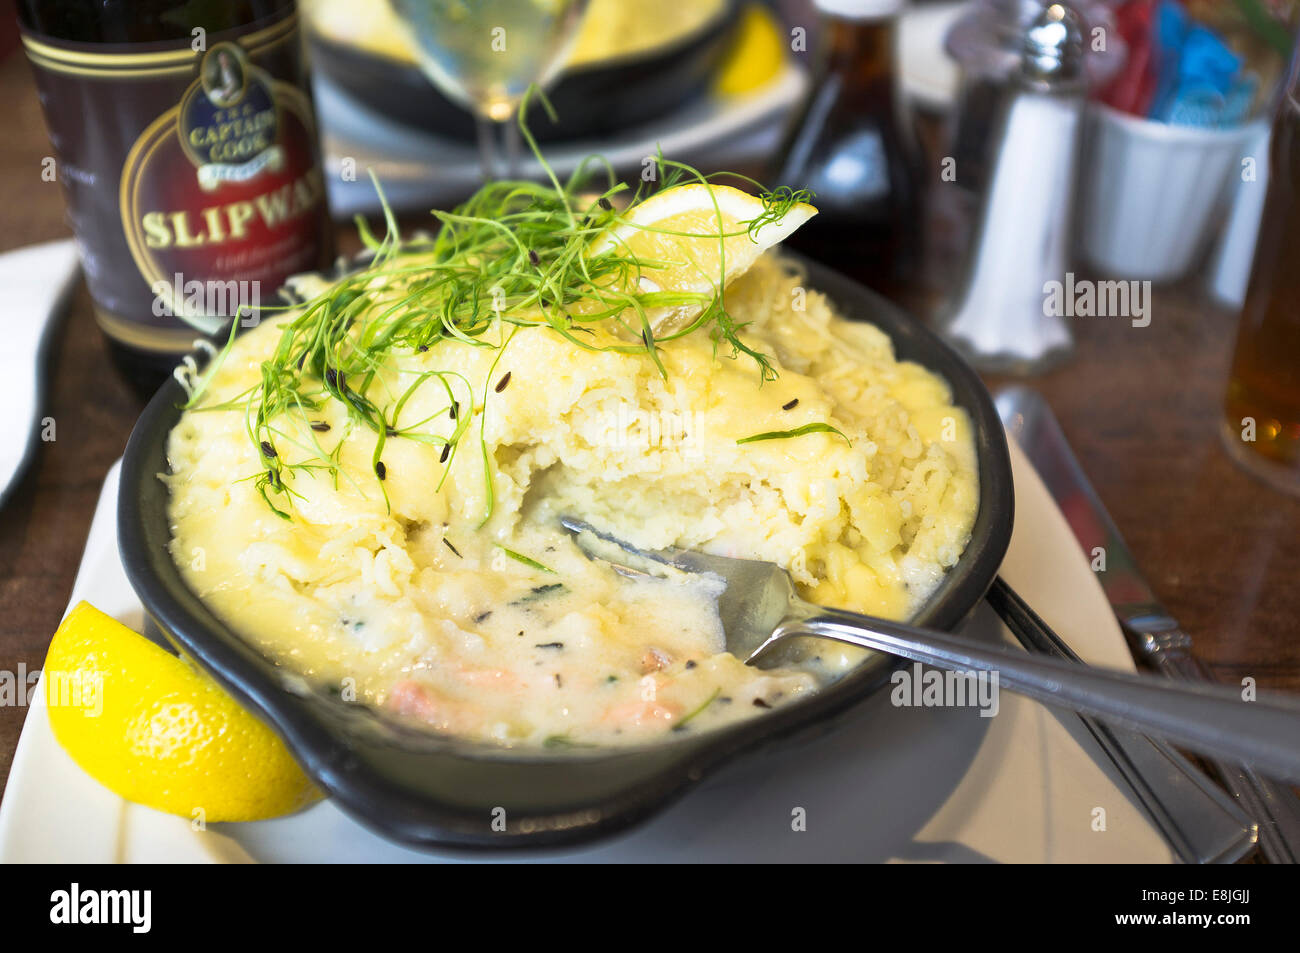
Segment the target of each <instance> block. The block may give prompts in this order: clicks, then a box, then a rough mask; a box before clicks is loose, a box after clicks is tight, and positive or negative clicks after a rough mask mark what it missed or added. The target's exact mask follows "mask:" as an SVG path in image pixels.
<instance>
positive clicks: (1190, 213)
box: [1078, 103, 1267, 281]
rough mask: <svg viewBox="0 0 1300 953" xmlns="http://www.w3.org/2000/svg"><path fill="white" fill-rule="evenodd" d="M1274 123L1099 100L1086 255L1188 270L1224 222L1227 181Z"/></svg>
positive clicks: (1083, 181) (1083, 241)
mask: <svg viewBox="0 0 1300 953" xmlns="http://www.w3.org/2000/svg"><path fill="white" fill-rule="evenodd" d="M1266 125H1267V122H1266V120H1262V119H1261V120H1256V121H1253V122H1249V123H1245V124H1242V125H1240V126H1233V127H1231V128H1227V129H1205V128H1200V127H1195V126H1173V125H1169V124H1167V123H1162V122H1154V121H1152V120H1150V119H1142V118H1139V117H1137V116H1130V115H1128V114H1127V113H1122V112H1120V111H1118V110H1116V109H1112V108H1111V107H1109V106H1106V105H1103V104H1101V103H1090V104H1089V106H1088V118H1087V127H1086V128H1087V138H1086V145H1085V151H1084V157H1083V163H1082V168H1081V170H1080V177H1079V205H1078V221H1079V227H1080V250H1081V251H1082V252H1083V255H1084V257H1085V258H1086V259H1087V260H1088V262H1089V263H1090V264H1091V265H1092V266H1093V267H1095V268H1096V269H1097V270H1098V271H1101V272H1104V273H1105V274H1106V275H1108V276H1114V277H1116V278H1137V279H1149V280H1151V281H1173V280H1175V279H1177V278H1181V277H1182V276H1183V275H1185V274H1186V273H1187V271H1188V269H1189V268H1191V267H1192V265H1193V263H1194V262H1195V261H1196V260H1197V257H1198V255H1200V254H1201V253H1202V252H1203V251H1204V250H1205V248H1206V246H1207V244H1208V243H1209V241H1210V239H1211V238H1212V236H1213V233H1214V231H1215V230H1216V227H1217V226H1218V225H1219V224H1220V221H1221V218H1222V212H1223V208H1224V198H1225V196H1226V194H1227V193H1228V189H1229V187H1230V185H1231V184H1232V183H1233V182H1235V181H1236V180H1237V179H1239V178H1240V176H1241V173H1242V168H1243V166H1242V160H1243V159H1245V158H1247V157H1248V153H1249V151H1250V149H1251V147H1252V143H1254V142H1257V141H1258V136H1259V131H1260V129H1261V127H1263V126H1266ZM1252 158H1255V159H1259V158H1260V157H1258V156H1254V157H1252Z"/></svg>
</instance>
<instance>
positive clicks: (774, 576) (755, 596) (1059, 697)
mask: <svg viewBox="0 0 1300 953" xmlns="http://www.w3.org/2000/svg"><path fill="white" fill-rule="evenodd" d="M560 522H561V523H562V524H563V525H564V527H565V528H566V529H568V530H569V531H570V532H572V533H575V534H576V535H577V542H578V545H579V546H580V547H581V548H582V550H583V551H584V552H585V553H586V554H587V555H588V556H590V557H591V558H593V559H602V560H604V561H606V562H609V563H610V564H611V565H612V566H613V567H614V568H615V569H617V570H618V571H620V572H622V573H624V574H625V575H638V576H641V575H649V572H648V571H647V569H646V568H644V561H647V560H648V561H649V562H651V563H659V564H662V565H667V566H672V567H674V568H676V569H679V570H681V571H683V572H688V573H708V574H710V575H713V576H717V577H720V578H721V579H722V580H724V581H725V582H726V588H725V589H724V590H723V592H722V594H721V595H720V596H719V597H718V615H719V617H720V618H721V620H722V629H723V632H724V634H725V635H726V640H727V651H729V652H730V653H731V654H733V655H735V656H736V657H737V658H740V659H743V660H744V661H745V662H746V663H753V662H754V661H755V660H756V659H757V658H758V657H759V656H761V655H763V654H764V653H766V652H767V651H768V650H770V649H772V648H773V647H775V646H776V645H778V644H780V643H782V642H784V641H786V640H787V639H790V638H793V637H795V636H816V637H820V638H828V639H834V640H835V641H838V642H845V643H848V644H850V645H856V646H859V647H861V648H866V649H874V650H876V651H880V652H887V653H889V654H891V655H897V656H900V657H902V658H906V659H910V660H912V661H916V662H924V663H926V664H927V665H933V666H935V667H937V668H943V669H949V670H951V671H956V672H990V673H992V672H996V673H997V677H998V685H999V687H1000V688H1007V689H1009V690H1011V691H1013V692H1016V693H1017V694H1020V695H1025V696H1027V697H1029V698H1033V699H1036V700H1037V701H1040V702H1043V703H1045V704H1048V705H1052V706H1055V707H1058V708H1065V709H1068V710H1070V711H1075V712H1079V713H1081V714H1085V715H1091V716H1093V717H1095V718H1098V719H1100V720H1102V721H1106V722H1108V723H1111V724H1116V725H1121V726H1123V727H1126V728H1132V729H1135V730H1137V731H1141V732H1143V733H1144V734H1148V735H1154V736H1157V737H1161V738H1165V739H1166V740H1168V741H1170V742H1172V743H1174V744H1177V745H1180V746H1181V747H1184V748H1187V749H1189V750H1191V751H1195V752H1197V753H1199V754H1204V755H1208V756H1210V757H1219V758H1228V759H1233V760H1235V761H1238V762H1243V763H1246V764H1252V765H1256V766H1258V767H1260V768H1264V769H1267V770H1268V771H1269V772H1270V773H1271V774H1272V775H1273V776H1275V777H1278V778H1281V779H1285V780H1287V781H1291V782H1294V783H1300V701H1298V700H1296V699H1294V698H1291V697H1289V696H1286V695H1281V694H1278V693H1268V694H1261V695H1260V696H1259V700H1257V701H1253V702H1243V701H1242V700H1241V698H1240V696H1239V695H1238V693H1237V692H1236V691H1235V690H1233V689H1230V688H1226V687H1224V686H1218V685H1209V684H1190V683H1189V684H1173V683H1170V682H1167V681H1164V680H1157V679H1154V678H1149V677H1144V676H1141V675H1131V674H1128V673H1125V672H1116V671H1112V670H1110V669H1103V668H1095V667H1091V666H1087V665H1080V664H1076V663H1073V662H1068V661H1063V660H1059V659H1054V658H1047V657H1042V656H1034V655H1027V654H1025V653H1023V652H1018V651H1014V650H1010V649H1001V648H994V647H988V646H982V645H976V644H974V643H972V642H970V641H969V640H967V639H963V638H960V637H958V636H954V635H950V634H948V633H946V632H939V631H936V630H934V629H925V628H921V627H920V626H914V625H909V624H907V623H904V622H892V621H890V620H888V619H880V618H876V617H874V616H867V615H860V614H858V613H856V612H848V611H845V610H843V609H831V608H827V607H825V606H817V605H813V604H812V603H810V602H806V601H804V600H803V599H801V598H800V597H799V596H798V594H797V593H796V592H795V590H794V583H793V582H792V581H791V579H790V574H789V573H787V572H786V571H785V570H784V569H782V568H781V567H779V566H777V565H776V564H774V563H766V562H759V561H757V560H749V559H730V558H728V557H725V556H709V555H706V554H704V553H697V552H692V551H689V550H682V549H665V550H654V551H648V550H640V549H637V548H636V547H634V546H632V545H630V544H628V543H626V542H624V541H623V540H620V539H619V538H618V537H616V536H613V535H611V534H609V533H606V532H602V531H601V530H598V529H596V528H595V527H593V526H591V525H590V524H588V523H586V522H583V521H582V520H579V519H576V518H573V517H569V516H564V517H561V519H560ZM593 537H594V538H595V539H599V540H604V541H605V542H606V543H608V544H612V545H613V546H615V547H617V548H618V549H620V550H622V551H623V552H624V553H626V554H628V555H630V556H633V557H635V559H637V560H641V561H643V564H642V566H637V565H635V564H633V563H626V562H620V561H616V560H614V559H610V558H609V554H607V553H605V552H602V547H601V546H600V545H599V544H598V543H595V542H594V540H593Z"/></svg>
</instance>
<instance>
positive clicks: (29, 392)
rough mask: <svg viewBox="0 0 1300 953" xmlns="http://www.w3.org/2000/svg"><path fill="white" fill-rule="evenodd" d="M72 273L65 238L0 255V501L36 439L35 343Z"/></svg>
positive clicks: (73, 250) (70, 246) (72, 248)
mask: <svg viewBox="0 0 1300 953" xmlns="http://www.w3.org/2000/svg"><path fill="white" fill-rule="evenodd" d="M76 276H77V246H76V243H75V242H73V240H72V239H70V238H67V239H62V240H60V241H53V242H45V243H44V244H41V245H29V246H27V247H26V248H19V249H18V250H16V251H11V252H8V253H6V254H4V255H0V288H4V289H5V301H6V307H5V311H6V312H7V313H6V314H5V315H4V317H3V319H0V407H4V408H5V412H4V413H2V414H0V499H3V498H4V496H5V494H6V493H8V491H9V487H10V484H12V483H13V482H15V480H16V479H17V478H18V475H19V473H21V472H22V468H23V464H24V462H25V461H26V460H27V458H28V456H29V455H30V452H31V449H32V448H33V447H34V445H35V443H36V437H37V434H38V432H39V423H40V422H39V421H38V420H37V417H36V415H37V414H38V413H39V412H40V370H41V367H40V364H41V361H40V358H41V345H42V343H43V342H44V340H45V332H46V330H47V329H48V328H49V327H50V325H52V324H53V323H54V318H55V316H56V315H58V313H59V312H60V310H62V307H63V303H64V301H65V299H66V298H67V295H68V292H69V291H70V290H71V288H72V283H73V281H74V279H75V278H76Z"/></svg>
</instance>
